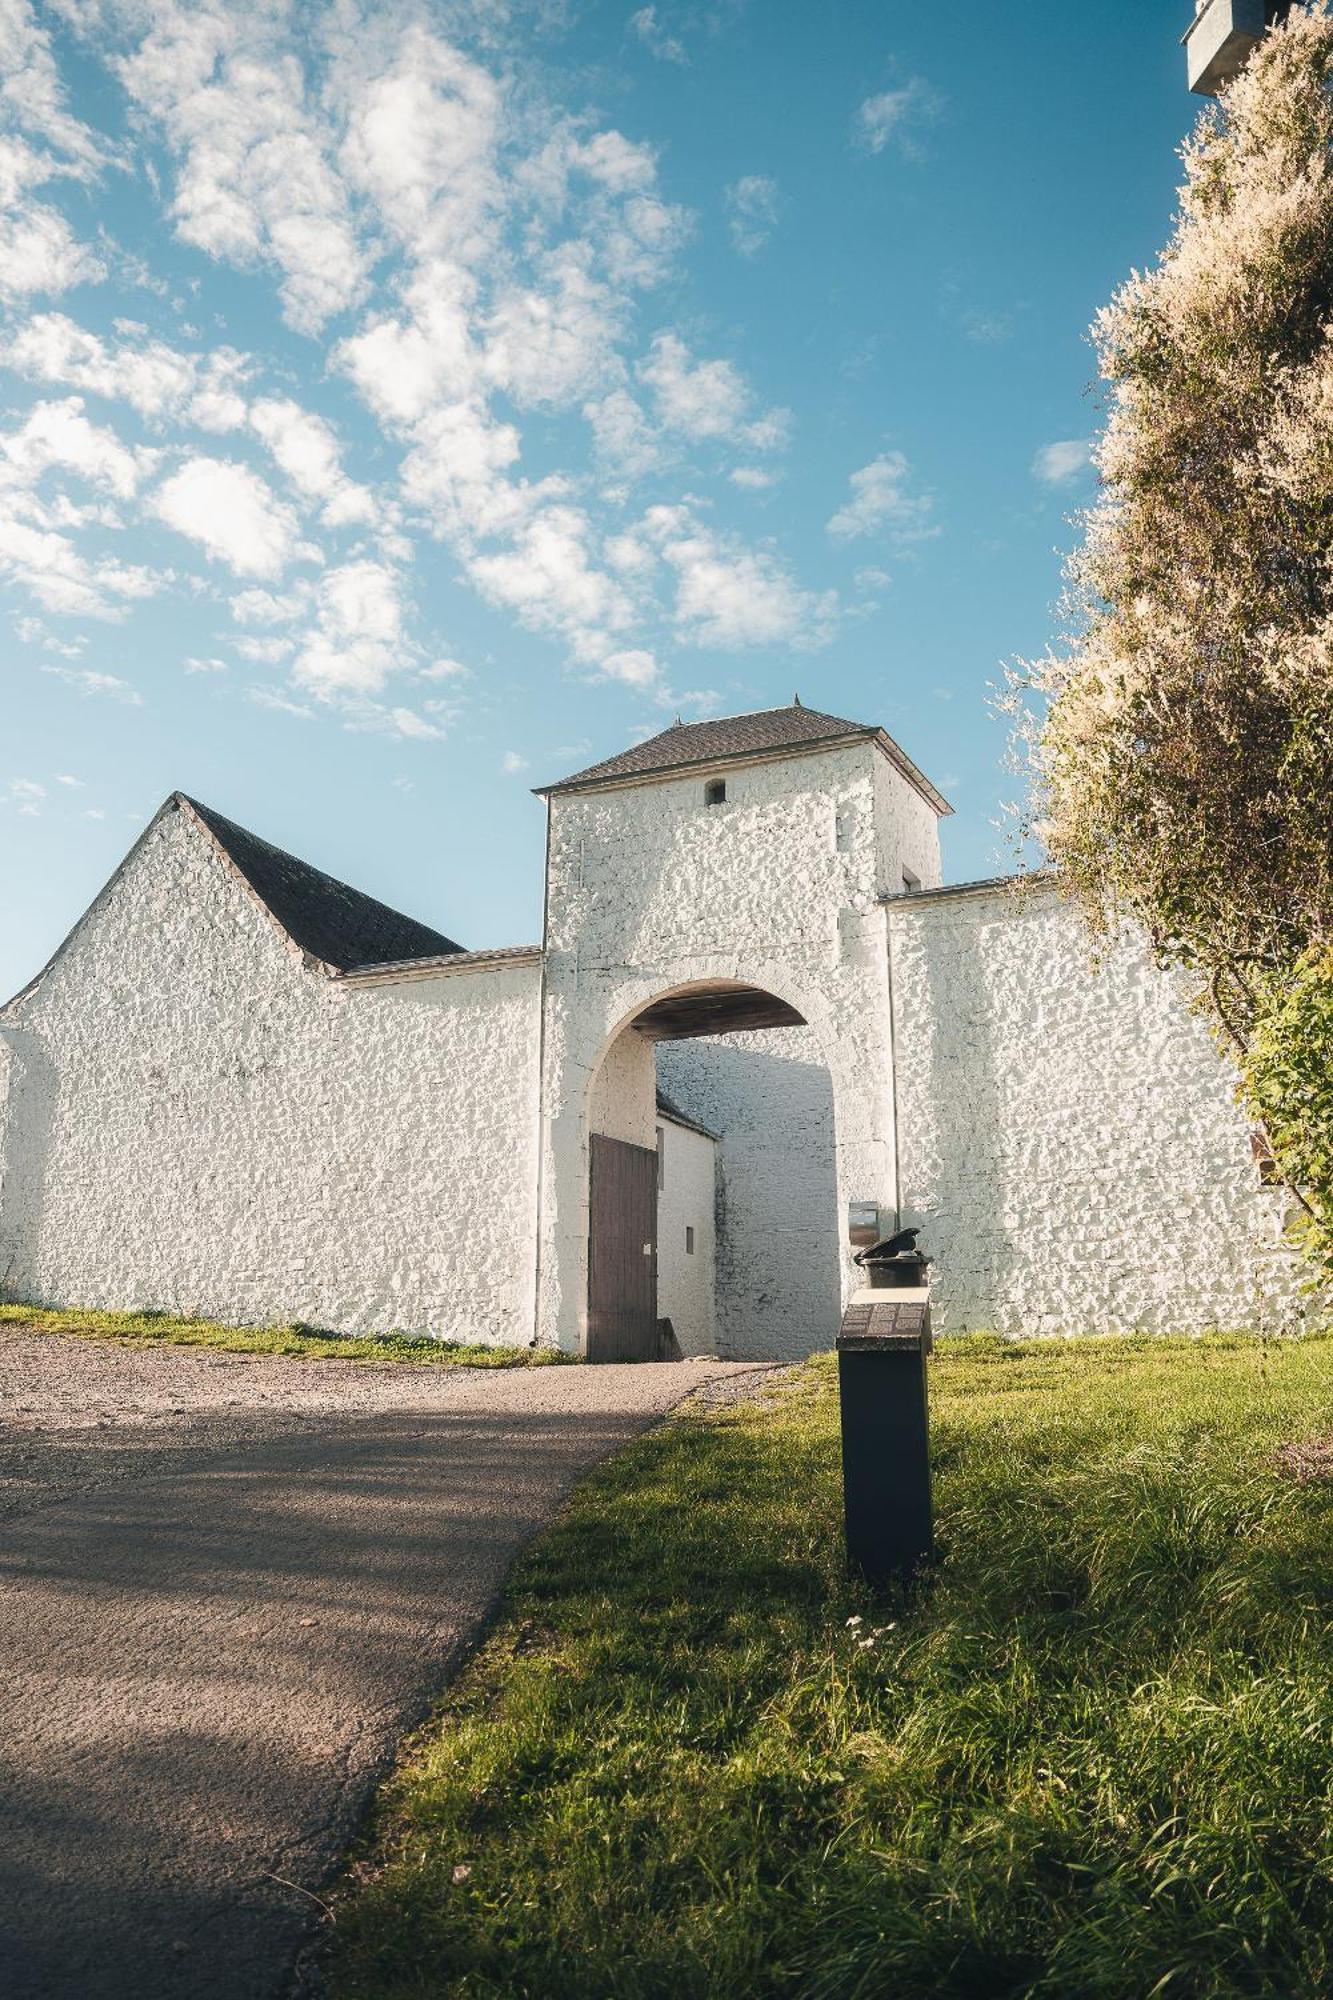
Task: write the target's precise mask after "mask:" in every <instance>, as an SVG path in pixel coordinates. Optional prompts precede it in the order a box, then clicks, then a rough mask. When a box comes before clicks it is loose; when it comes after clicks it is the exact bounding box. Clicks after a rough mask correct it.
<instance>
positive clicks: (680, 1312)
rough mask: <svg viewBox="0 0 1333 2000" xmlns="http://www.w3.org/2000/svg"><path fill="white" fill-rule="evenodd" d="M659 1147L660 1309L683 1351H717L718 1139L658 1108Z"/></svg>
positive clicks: (658, 1251) (658, 1293)
mask: <svg viewBox="0 0 1333 2000" xmlns="http://www.w3.org/2000/svg"><path fill="white" fill-rule="evenodd" d="M657 1150H658V1179H657V1310H658V1313H659V1315H660V1316H661V1318H663V1319H669V1320H670V1321H671V1329H672V1332H673V1333H674V1334H675V1336H676V1340H677V1343H678V1344H679V1347H680V1351H681V1353H682V1354H684V1355H685V1356H687V1357H688V1356H690V1355H693V1354H716V1353H717V1351H718V1346H717V1241H716V1219H717V1141H716V1140H715V1139H713V1138H710V1137H709V1136H708V1134H706V1133H704V1132H700V1131H698V1130H696V1129H695V1128H694V1127H693V1126H691V1125H685V1124H682V1123H681V1121H680V1120H679V1119H678V1118H673V1117H672V1116H671V1114H670V1113H669V1112H666V1111H663V1110H662V1109H661V1107H660V1106H659V1108H658V1113H657Z"/></svg>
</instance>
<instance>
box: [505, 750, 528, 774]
mask: <svg viewBox="0 0 1333 2000" xmlns="http://www.w3.org/2000/svg"><path fill="white" fill-rule="evenodd" d="M527 768H528V760H527V758H526V757H520V756H519V754H518V751H517V750H506V751H505V753H504V756H503V757H502V758H501V760H500V769H501V770H502V771H503V772H504V774H505V776H506V777H509V778H513V777H516V776H517V775H518V773H519V772H520V771H526V770H527Z"/></svg>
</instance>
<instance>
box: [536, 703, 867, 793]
mask: <svg viewBox="0 0 1333 2000" xmlns="http://www.w3.org/2000/svg"><path fill="white" fill-rule="evenodd" d="M875 733H876V732H875V730H874V729H873V728H872V727H871V726H870V725H869V724H868V723H864V722H844V721H843V719H842V717H841V716H837V715H824V714H822V713H821V712H820V710H819V709H817V708H802V706H801V704H800V703H799V702H793V703H792V705H791V706H790V707H789V708H761V709H759V710H757V711H756V712H755V713H754V714H753V715H722V716H719V717H718V718H717V720H716V721H715V722H673V723H672V725H671V727H670V729H663V730H662V731H660V732H659V734H658V735H656V736H650V737H649V738H648V740H647V742H646V743H636V744H635V745H634V746H633V748H632V749H629V750H622V751H621V753H620V755H619V756H618V757H607V758H606V759H605V760H604V761H603V762H602V763H600V764H590V765H589V766H588V769H587V770H586V771H576V772H575V773H574V775H573V777H572V778H562V779H561V780H560V782H559V783H558V784H555V785H546V786H544V787H543V790H544V791H548V792H560V791H563V790H564V789H565V787H566V785H588V784H593V783H595V782H596V781H598V780H600V779H603V778H635V777H640V776H642V775H643V774H644V773H645V772H648V771H670V770H674V769H675V768H676V767H678V766H680V765H686V764H708V763H711V762H712V761H713V759H714V758H717V757H739V756H744V755H745V754H746V753H747V752H750V751H763V750H783V749H787V748H788V747H790V746H792V745H795V744H798V743H813V742H816V741H819V740H821V739H822V738H824V737H834V736H873V735H874V734H875Z"/></svg>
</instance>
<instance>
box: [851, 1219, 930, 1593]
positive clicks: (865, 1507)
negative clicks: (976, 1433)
mask: <svg viewBox="0 0 1333 2000" xmlns="http://www.w3.org/2000/svg"><path fill="white" fill-rule="evenodd" d="M926 1264H927V1260H926V1259H925V1258H924V1257H923V1256H921V1255H920V1254H919V1252H917V1251H910V1252H908V1253H907V1254H905V1255H898V1256H895V1257H890V1258H886V1259H881V1260H878V1261H877V1260H875V1259H874V1258H873V1257H867V1258H866V1260H865V1265H864V1269H865V1272H866V1276H867V1278H868V1280H869V1283H868V1284H867V1285H866V1286H865V1287H864V1288H863V1289H861V1290H859V1291H857V1292H854V1293H853V1294H852V1297H851V1299H850V1301H849V1303H848V1306H847V1310H846V1312H845V1313H844V1314H843V1320H842V1327H841V1329H840V1331H839V1334H838V1392H839V1399H840V1402H841V1407H842V1489H843V1504H844V1509H845V1512H846V1519H847V1555H848V1559H849V1560H850V1562H851V1563H852V1564H854V1565H855V1567H856V1568H857V1569H859V1570H860V1571H861V1572H862V1574H863V1575H864V1576H865V1578H866V1580H867V1581H868V1582H869V1583H871V1584H872V1585H876V1586H879V1585H883V1584H886V1583H892V1582H897V1581H902V1580H904V1579H906V1578H907V1577H909V1576H910V1575H912V1573H913V1572H914V1571H915V1570H917V1569H919V1568H920V1566H921V1565H922V1564H923V1563H925V1562H928V1561H929V1560H930V1558H931V1556H932V1554H933V1553H934V1525H933V1515H932V1509H931V1498H930V1438H929V1425H928V1417H927V1404H926V1357H927V1355H928V1354H929V1352H930V1293H929V1290H928V1288H927V1285H926Z"/></svg>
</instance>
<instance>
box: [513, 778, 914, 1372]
mask: <svg viewBox="0 0 1333 2000" xmlns="http://www.w3.org/2000/svg"><path fill="white" fill-rule="evenodd" d="M883 764H884V759H883V757H882V755H881V753H880V752H879V751H878V750H876V749H875V748H874V747H873V745H871V744H870V743H869V742H864V743H858V744H856V745H854V746H851V747H846V748H841V749H834V750H827V751H820V752H818V753H815V754H810V755H803V756H793V757H787V758H783V759H780V760H775V761H772V762H763V763H756V764H752V765H744V766H739V767H732V768H730V769H729V770H728V772H727V800H726V804H725V805H722V806H717V807H708V806H706V805H705V804H704V782H705V776H704V774H703V773H700V772H691V773H688V774H684V775H681V776H679V777H675V778H671V779H668V780H664V781H660V782H652V783H638V784H634V785H630V786H626V787H624V788H617V789H612V790H608V791H599V792H592V793H586V794H569V795H566V796H557V797H556V798H554V799H553V800H552V803H551V826H550V864H549V875H548V881H547V891H548V897H547V908H548V952H547V967H546V992H547V999H546V1032H545V1048H546V1061H545V1074H544V1079H543V1104H544V1109H545V1117H544V1122H543V1138H544V1155H543V1161H542V1192H541V1215H542V1242H541V1282H540V1294H541V1296H540V1301H539V1316H540V1324H541V1329H542V1336H543V1338H545V1339H548V1340H551V1341H553V1342H556V1343H557V1344H559V1345H560V1346H562V1347H564V1348H565V1349H566V1350H567V1351H571V1352H577V1351H578V1349H579V1348H580V1346H581V1345H582V1341H583V1337H584V1328H585V1320H586V1299H587V1232H588V1134H589V1130H590V1124H589V1117H590V1088H591V1085H592V1082H593V1079H594V1077H595V1076H596V1074H597V1072H598V1070H599V1068H600V1066H601V1064H602V1061H603V1059H604V1057H605V1054H606V1052H607V1050H608V1048H610V1046H611V1045H612V1043H614V1041H615V1040H616V1038H617V1036H618V1035H619V1034H620V1033H621V1032H622V1030H623V1029H624V1027H625V1026H626V1025H627V1024H628V1023H630V1022H631V1021H633V1020H634V1018H635V1017H636V1016H637V1015H638V1014H639V1013H641V1012H642V1010H643V1009H644V1008H645V1007H647V1006H648V1005H650V1004H651V1003H652V1002H653V1001H654V1000H656V999H658V998H660V997H661V996H662V995H663V994H666V993H670V992H675V991H679V990H681V989H683V988H687V987H688V986H689V985H690V984H692V983H697V982H706V981H716V980H726V979H731V980H741V981H745V982H748V983H751V984H753V985H756V986H760V987H763V988H764V989H765V990H766V991H768V992H770V993H773V994H776V995H777V996H778V997H779V998H781V999H783V1000H786V1001H788V1002H789V1003H790V1004H791V1005H792V1006H794V1007H795V1008H796V1009H797V1011H798V1012H799V1013H800V1014H801V1015H802V1016H803V1018H804V1019H805V1021H806V1022H807V1023H808V1024H809V1026H810V1028H811V1029H812V1030H813V1034H814V1039H815V1041H816V1043H817V1045H818V1048H819V1050H820V1053H821V1056H822V1059H823V1061H824V1062H825V1063H826V1064H827V1066H828V1069H829V1072H830V1074H831V1077H832V1091H833V1101H834V1105H835V1108H836V1116H835V1133H834V1148H835V1161H836V1177H837V1185H838V1189H839V1199H840V1201H842V1200H845V1199H850V1198H853V1197H860V1198H864V1199H870V1200H881V1201H887V1202H890V1203H891V1202H892V1199H893V1106H892V1093H891V1066H890V1061H889V1042H888V1033H889V1029H888V1022H889V1012H888V985H887V960H886V951H885V916H884V911H883V909H882V908H881V907H880V906H879V903H878V901H877V898H878V896H879V894H880V893H881V891H882V890H883V889H888V888H895V887H897V886H898V883H899V881H900V880H901V857H900V856H898V855H897V854H896V853H895V852H894V841H895V836H894V833H893V821H892V819H891V818H887V817H886V814H885V812H884V810H883V805H884V800H885V798H886V797H887V796H890V795H891V794H892V790H893V787H894V786H896V785H905V783H906V781H905V780H903V779H902V778H901V777H900V776H899V775H898V774H897V773H893V772H891V773H890V782H889V784H888V785H887V786H886V784H885V778H884V772H883V770H881V769H880V768H879V767H880V766H881V765H883ZM885 768H887V767H885ZM909 865H910V864H909ZM923 865H925V864H923ZM710 1122H711V1121H710ZM834 1236H835V1241H837V1242H838V1244H839V1246H840V1245H841V1232H840V1231H838V1230H836V1229H835V1231H834ZM842 1266H843V1268H842V1282H843V1284H844V1285H846V1286H848V1287H850V1284H851V1282H852V1280H853V1276H854V1273H853V1271H852V1267H851V1265H850V1262H849V1261H848V1260H847V1259H846V1258H845V1257H844V1258H843V1259H842Z"/></svg>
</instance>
